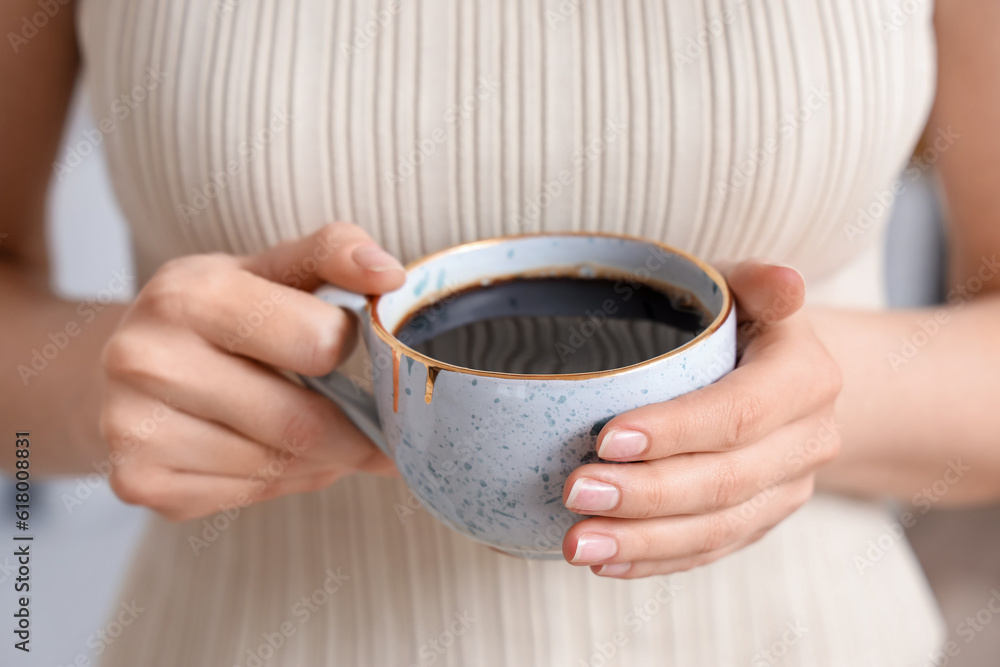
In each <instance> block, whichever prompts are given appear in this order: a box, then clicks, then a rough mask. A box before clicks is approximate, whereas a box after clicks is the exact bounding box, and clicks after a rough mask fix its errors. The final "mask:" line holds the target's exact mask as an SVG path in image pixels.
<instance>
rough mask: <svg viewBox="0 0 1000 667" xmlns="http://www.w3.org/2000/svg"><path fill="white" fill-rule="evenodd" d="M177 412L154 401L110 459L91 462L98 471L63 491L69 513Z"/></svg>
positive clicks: (63, 501)
mask: <svg viewBox="0 0 1000 667" xmlns="http://www.w3.org/2000/svg"><path fill="white" fill-rule="evenodd" d="M175 412H176V409H175V408H173V407H171V406H170V405H169V404H167V403H165V402H163V401H160V400H157V401H155V403H154V407H153V409H152V410H151V411H150V413H149V414H148V415H147V416H146V417H144V418H143V419H142V420H140V421H138V422H136V423H135V424H133V425H132V427H131V428H130V429H129V430H128V431H127V432H126V433H125V434H123V435H122V436H121V439H120V442H119V447H118V448H116V449H114V450H112V451H111V453H110V454H109V455H108V458H107V459H105V460H103V461H98V462H94V463H91V467H93V468H94V470H95V471H96V472H92V473H90V474H89V475H87V476H86V477H79V478H77V480H76V486H75V487H74V488H73V493H66V492H64V493H63V494H62V495H61V496H60V497H59V499H60V500H61V501H62V504H63V507H65V508H66V512H67V513H68V514H69V515H70V516H72V515H73V513H74V512H75V511H76V510H77V509H78V508H80V507H82V506H83V503H84V502H85V501H86V500H87V499H89V498H90V497H91V496H92V495H94V491H96V490H97V489H98V488H99V487H100V486H101V485H102V484H104V483H105V482H106V481H107V480H108V478H109V477H111V473H112V472H113V471H114V469H115V468H117V467H119V466H121V465H122V464H123V463H124V462H125V460H126V459H127V458H128V457H129V455H130V454H132V453H134V452H135V450H136V449H138V448H139V445H140V444H141V443H143V442H145V441H146V440H148V439H149V438H150V437H152V435H153V434H154V433H156V431H157V430H159V428H160V425H161V424H163V422H165V421H167V420H168V419H170V417H171V416H172V415H173V414H174V413H175Z"/></svg>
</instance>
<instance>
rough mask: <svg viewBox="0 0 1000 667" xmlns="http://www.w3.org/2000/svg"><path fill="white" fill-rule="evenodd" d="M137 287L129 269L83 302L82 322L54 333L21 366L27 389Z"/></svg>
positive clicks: (113, 276)
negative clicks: (98, 319) (90, 326)
mask: <svg viewBox="0 0 1000 667" xmlns="http://www.w3.org/2000/svg"><path fill="white" fill-rule="evenodd" d="M134 284H135V275H133V274H132V273H131V272H130V271H128V270H127V269H121V270H118V271H114V272H113V273H112V274H111V280H110V282H109V283H108V286H107V287H106V288H104V289H102V290H100V291H99V292H98V293H97V295H96V296H93V297H90V298H88V299H86V300H84V301H82V302H81V303H80V304H79V305H78V306H77V307H76V314H77V315H78V316H79V318H80V319H79V320H69V321H68V322H66V324H65V325H63V327H62V328H61V329H59V330H57V331H50V332H49V334H48V336H47V337H46V342H45V343H43V344H42V345H41V346H39V347H34V348H32V349H31V351H30V352H29V353H28V356H29V358H28V360H27V361H26V362H24V363H20V364H18V365H17V375H18V377H20V378H21V382H23V383H24V386H25V387H27V386H28V385H29V384H30V383H31V381H32V380H33V379H34V378H37V377H38V376H39V375H41V374H42V373H43V372H45V370H46V369H47V368H48V367H49V364H51V363H52V362H53V361H55V360H56V358H57V357H58V356H59V355H60V354H61V353H62V352H63V350H65V349H66V348H67V347H69V345H70V343H71V342H72V341H73V339H74V338H76V337H77V336H79V335H80V334H81V333H83V330H84V328H85V327H86V326H87V325H88V324H90V323H91V322H93V321H94V320H95V319H97V316H98V315H100V314H101V313H102V312H104V309H105V308H107V306H108V305H110V304H111V303H113V302H114V301H115V300H116V299H117V297H119V296H122V295H124V294H125V293H127V292H128V291H129V290H130V289H131V287H132V285H134Z"/></svg>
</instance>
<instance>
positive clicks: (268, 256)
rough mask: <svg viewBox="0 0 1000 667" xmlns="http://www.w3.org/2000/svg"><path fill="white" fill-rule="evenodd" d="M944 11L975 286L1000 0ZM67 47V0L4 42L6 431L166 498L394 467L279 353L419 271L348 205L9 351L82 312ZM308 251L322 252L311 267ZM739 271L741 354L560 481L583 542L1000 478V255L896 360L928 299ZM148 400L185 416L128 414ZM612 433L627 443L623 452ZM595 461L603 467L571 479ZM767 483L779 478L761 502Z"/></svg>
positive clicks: (906, 496) (720, 538) (137, 490)
mask: <svg viewBox="0 0 1000 667" xmlns="http://www.w3.org/2000/svg"><path fill="white" fill-rule="evenodd" d="M34 10H35V3H34V0H8V2H5V3H3V5H2V6H0V34H7V33H8V32H11V31H17V30H19V28H18V26H19V24H20V21H21V17H22V16H24V15H25V14H30V13H31V12H32V11H34ZM936 22H937V26H938V31H939V42H940V44H939V49H940V75H941V84H940V90H939V94H938V99H937V101H936V105H935V109H934V114H933V117H932V119H931V122H930V126H929V128H928V132H929V134H930V135H931V136H933V135H934V134H935V133H936V131H937V129H938V128H948V127H952V128H953V129H954V131H955V132H957V133H958V134H959V135H961V140H960V141H958V142H957V143H956V144H955V146H953V147H952V148H951V149H950V150H948V151H947V152H946V153H944V154H943V156H942V158H941V159H940V161H939V162H938V164H937V167H938V169H939V171H940V173H941V178H942V182H943V186H944V190H945V193H946V195H947V199H948V207H949V223H950V244H951V249H952V257H951V267H950V268H951V283H952V285H963V284H965V283H966V281H967V280H968V279H970V278H971V277H973V276H975V275H976V274H977V273H978V272H979V271H980V270H981V269H982V266H983V259H982V258H983V257H986V258H991V257H992V256H993V254H994V253H998V254H1000V224H998V222H997V220H998V219H1000V189H998V188H996V187H995V184H996V183H997V182H1000V137H998V136H997V135H996V133H995V131H994V130H995V128H996V127H997V126H998V125H1000V73H998V72H997V71H996V69H995V67H993V66H992V65H991V63H995V62H997V61H998V59H1000V46H998V45H997V44H996V40H995V39H994V37H993V36H994V35H995V34H997V31H998V30H1000V7H998V6H997V5H996V3H994V2H992V1H991V0H963V1H961V2H960V1H959V0H939V2H938V6H937V16H936ZM77 68H78V56H77V52H76V44H75V37H74V34H73V25H72V6H71V5H67V6H66V7H64V9H63V10H62V11H61V12H60V13H59V14H58V15H57V16H56V17H55V18H54V19H52V21H51V22H50V24H49V25H48V26H46V28H45V29H44V30H40V31H39V33H38V35H37V36H35V37H34V38H33V39H32V40H31V41H30V42H29V43H28V44H26V45H23V47H22V48H21V49H20V51H19V52H18V53H17V54H15V53H13V52H12V51H10V50H7V51H4V53H3V56H0V97H2V98H3V99H4V100H9V101H8V102H5V103H4V104H3V105H0V132H2V133H3V140H4V141H3V144H4V146H5V147H7V150H5V152H4V153H3V154H2V155H0V211H2V215H3V222H2V231H3V232H4V233H6V234H7V236H6V237H4V238H2V239H0V285H2V288H0V312H3V313H4V320H5V326H3V327H2V328H0V350H3V351H4V352H3V354H4V360H5V361H4V368H5V372H4V373H3V374H0V400H2V404H3V405H4V410H3V412H2V414H0V429H2V430H3V432H5V433H13V432H14V431H17V430H23V429H24V428H30V429H31V430H32V433H33V438H34V443H35V444H33V447H34V449H33V451H32V465H33V467H34V473H35V474H36V475H41V474H58V473H77V472H90V471H92V470H93V465H94V464H95V463H100V462H103V461H111V462H112V463H113V464H114V465H113V472H112V475H111V484H112V487H113V488H114V489H115V491H116V492H117V493H118V494H119V495H120V496H121V497H122V498H123V499H124V500H125V501H127V502H132V503H138V504H142V505H146V506H149V507H152V508H154V509H156V510H157V511H159V512H161V513H162V514H163V515H165V516H166V517H168V518H170V519H175V520H183V519H189V518H193V517H198V516H203V515H206V514H211V513H214V512H216V511H218V510H219V508H220V505H225V504H228V503H232V502H236V501H237V500H238V499H239V498H240V496H241V495H242V494H249V497H248V500H249V501H259V500H264V499H267V498H272V497H276V496H279V495H283V494H288V493H299V492H304V491H310V490H314V489H318V488H321V487H323V486H326V485H328V484H331V483H333V482H334V481H335V480H336V479H338V478H340V477H342V476H344V475H346V474H351V473H354V472H359V471H365V472H373V473H377V474H394V471H393V469H392V466H391V464H390V463H389V462H388V461H387V460H386V459H385V458H384V457H383V456H382V455H381V454H380V453H379V452H378V450H377V449H376V448H375V447H374V446H373V445H372V444H371V443H370V442H368V441H367V440H366V439H365V438H364V437H363V436H362V435H361V434H360V433H359V432H358V431H357V430H356V429H355V428H354V427H353V426H351V425H350V424H349V422H347V420H346V419H345V418H344V417H343V415H341V414H340V413H339V412H338V411H337V410H336V409H335V408H334V407H333V406H332V405H330V404H329V403H327V402H325V401H323V400H320V399H318V398H317V397H316V396H314V395H312V394H310V393H309V392H307V391H306V390H304V389H302V388H301V387H299V386H297V385H295V384H294V383H292V382H291V381H289V380H287V379H286V378H285V377H284V376H283V375H282V374H281V373H279V372H277V371H275V370H273V369H274V368H281V369H287V370H291V371H297V372H305V373H314V374H315V373H324V372H326V371H328V370H330V369H332V368H333V367H334V366H336V364H337V363H338V362H339V361H340V360H341V359H343V357H344V356H345V354H346V353H347V351H348V350H349V349H350V348H351V345H352V344H353V338H354V328H353V326H352V321H351V319H350V317H349V316H348V315H346V314H345V313H343V312H341V311H339V310H337V309H335V308H332V307H329V306H326V305H325V304H323V303H321V302H319V301H318V300H316V299H315V298H314V297H312V296H311V295H309V294H307V293H306V292H305V291H304V290H307V289H308V288H310V287H311V286H313V285H315V284H318V282H319V281H321V280H326V281H330V282H333V283H334V284H338V285H341V286H343V287H346V288H348V289H353V290H356V291H360V292H366V293H381V292H385V291H389V290H391V289H393V288H395V287H397V286H398V285H399V284H400V283H401V281H402V279H403V275H402V272H401V270H400V268H399V267H398V265H397V264H396V263H395V262H394V260H392V259H391V258H389V257H387V256H385V255H384V254H380V253H378V252H377V249H376V247H375V246H374V244H373V243H372V241H371V239H370V238H368V237H367V235H366V234H365V233H364V232H363V231H362V230H361V229H360V228H358V227H355V226H353V225H349V224H346V223H338V224H334V225H331V226H328V227H325V228H324V229H323V230H321V231H320V232H319V233H317V235H314V236H312V237H308V238H305V239H301V240H299V241H296V242H293V243H290V244H286V245H283V246H279V247H277V248H273V249H271V250H269V251H267V252H265V253H262V254H261V255H259V256H256V257H243V258H237V257H230V256H224V255H211V256H191V257H186V258H181V259H178V260H175V261H172V262H169V263H168V264H166V265H165V266H164V267H162V268H161V269H160V270H159V271H158V272H157V273H156V275H155V276H154V277H153V279H152V280H151V281H150V282H149V283H148V284H146V285H145V286H144V287H143V289H142V290H141V292H140V294H139V295H138V297H137V298H136V300H135V301H134V302H133V303H131V304H128V305H122V306H116V307H112V308H109V309H108V310H107V311H105V312H104V313H102V314H101V316H100V317H98V318H96V319H95V320H94V321H93V322H92V323H90V324H88V326H86V327H85V328H84V329H83V331H82V332H81V333H80V335H79V336H78V337H75V338H74V339H73V341H72V344H70V345H68V346H67V347H66V349H64V350H63V351H61V352H60V354H59V356H58V357H57V358H56V359H55V360H53V362H52V363H51V364H50V366H49V368H47V369H46V370H45V371H44V372H43V373H41V374H39V375H38V376H37V377H32V378H30V380H29V382H28V383H27V385H25V382H24V381H23V380H22V377H21V376H20V375H19V374H18V372H17V370H16V368H17V366H18V365H19V364H23V363H25V360H26V359H27V358H28V355H30V350H32V349H33V348H37V347H39V346H40V345H42V344H44V343H45V342H47V340H48V336H49V334H50V333H52V332H56V331H60V330H61V329H62V328H63V327H64V326H65V324H66V322H67V321H70V320H73V319H75V317H76V308H77V305H78V304H75V303H69V302H65V301H62V300H60V299H58V298H56V297H55V296H53V295H52V294H51V292H50V291H49V290H48V287H47V275H48V266H47V258H46V255H45V251H44V247H45V246H44V236H43V219H44V195H45V191H46V188H47V184H48V181H49V177H50V174H51V165H52V162H53V159H54V157H55V152H56V150H57V147H58V140H59V135H60V132H61V129H62V125H63V122H64V119H65V114H66V108H67V105H68V102H69V97H70V93H71V89H72V85H73V81H74V80H75V77H76V74H77ZM317 248H325V249H326V251H325V252H324V253H321V254H317ZM310 257H312V258H316V259H318V260H319V261H317V262H316V263H315V265H316V268H315V270H314V271H312V272H307V274H304V273H303V267H304V266H306V265H307V262H306V260H307V258H310ZM309 266H312V264H309ZM728 277H729V280H730V284H731V285H732V287H733V290H734V292H735V294H736V296H737V299H738V302H739V310H740V317H741V320H743V321H744V323H745V328H746V335H745V343H746V347H745V350H744V354H743V357H742V360H741V363H740V367H739V369H738V370H737V371H736V372H734V373H732V374H731V375H730V376H728V377H727V378H725V379H724V380H723V381H720V382H719V383H716V384H715V385H713V386H712V387H710V388H707V389H705V390H702V391H699V392H695V393H694V394H691V395H689V396H685V397H683V398H682V399H678V400H676V401H671V402H670V403H666V404H661V405H653V406H648V407H645V408H641V409H639V410H635V411H632V412H630V413H627V414H624V415H620V416H619V417H617V418H616V419H614V420H612V421H611V422H610V423H609V424H608V425H607V426H606V427H605V429H604V431H603V432H602V434H601V436H600V438H599V440H598V444H597V446H598V449H599V451H600V453H601V455H602V457H603V458H605V459H608V460H627V461H635V462H641V463H637V464H636V465H634V466H627V467H626V466H611V465H607V464H600V463H598V464H592V465H588V466H584V467H582V468H580V469H578V470H577V471H575V472H574V473H573V475H572V476H571V478H570V479H569V480H568V481H567V484H566V487H565V492H564V501H566V502H567V503H570V504H572V505H573V506H574V507H576V508H578V509H580V510H581V511H586V513H589V514H593V515H595V516H594V518H590V519H587V520H585V521H583V522H581V523H579V524H577V525H576V526H574V527H573V528H572V529H571V530H570V531H569V532H568V533H567V535H566V538H565V541H564V543H563V551H564V554H565V556H566V558H567V559H568V560H570V561H571V562H573V563H574V564H576V565H590V566H592V567H593V568H594V570H595V571H597V572H598V573H600V574H602V575H604V576H615V577H624V578H635V577H643V576H649V575H653V574H661V573H667V572H673V571H677V570H682V569H688V568H691V567H694V566H697V565H700V564H704V563H708V562H711V561H712V560H715V559H717V558H719V557H721V556H723V555H725V554H726V553H730V552H732V551H734V550H736V549H739V548H742V547H743V546H745V545H747V544H749V543H751V542H753V541H754V540H756V539H759V537H760V536H762V535H764V534H766V532H767V531H768V530H769V529H770V528H771V527H773V526H774V525H776V524H777V523H778V522H780V521H781V520H782V519H784V518H785V517H787V516H788V515H789V514H790V513H791V512H793V511H794V510H795V509H796V508H797V507H799V506H800V505H801V504H802V503H803V502H805V501H806V500H807V499H808V498H809V497H810V496H811V494H812V493H813V490H814V488H816V486H817V485H819V486H820V487H823V488H827V489H831V490H836V491H840V492H843V493H848V494H853V495H861V496H868V497H886V496H891V497H895V498H899V499H902V500H904V501H908V500H910V499H911V498H912V497H913V495H914V494H915V493H918V492H919V491H920V489H921V488H922V487H924V486H925V485H927V484H929V483H932V482H933V481H935V480H937V479H939V478H940V477H941V476H942V475H943V474H944V472H945V471H946V469H947V467H948V465H949V462H950V461H953V460H961V462H962V464H963V465H964V466H968V467H969V468H970V469H969V470H968V471H967V472H965V473H964V474H963V477H962V479H961V480H960V483H957V484H955V485H954V487H953V488H952V489H951V490H950V491H949V493H948V494H947V495H945V496H944V497H942V498H941V501H940V504H941V505H970V504H977V503H986V502H994V501H996V500H997V499H998V498H1000V446H998V443H997V438H996V433H998V432H1000V411H997V410H996V407H995V406H996V394H997V391H996V390H997V381H996V379H995V378H997V377H1000V345H997V334H996V333H995V332H996V331H998V330H1000V276H997V277H996V279H994V280H987V281H984V282H983V283H982V285H983V286H982V288H981V289H979V290H976V291H975V293H971V294H969V296H968V298H963V299H962V300H961V301H957V300H956V302H955V303H952V304H951V305H950V306H948V310H947V311H946V312H947V314H948V322H947V324H946V325H945V326H942V327H941V329H940V331H939V332H938V333H937V334H936V335H935V336H934V337H933V339H932V340H931V342H930V343H929V344H927V345H926V346H924V347H922V348H921V349H920V351H919V354H917V355H916V356H914V357H913V358H912V359H908V360H907V362H906V363H905V364H903V365H897V366H896V367H895V368H894V367H893V365H892V364H891V363H890V361H889V358H888V355H889V354H890V353H892V352H896V351H898V350H899V348H900V345H901V341H902V339H903V338H904V337H909V336H912V334H913V333H914V332H916V331H919V330H920V325H921V323H922V322H925V321H926V320H927V319H928V318H932V319H933V317H934V315H935V313H936V310H934V309H927V310H917V311H909V312H893V313H885V312H881V313H880V312H854V311H843V310H833V309H814V308H806V309H803V308H801V301H802V296H803V293H804V290H805V286H804V285H803V284H802V282H801V278H800V277H799V276H798V275H797V274H796V273H795V272H794V271H790V270H788V269H784V268H780V267H769V266H764V265H756V264H744V265H740V266H738V267H735V268H734V269H733V270H732V271H731V272H730V273H729V276H728ZM269 300H270V301H271V302H272V303H276V304H278V308H279V311H278V312H280V316H274V317H268V318H265V319H264V321H263V323H262V324H261V325H260V327H259V328H257V329H256V330H255V332H254V334H253V335H252V336H249V337H246V338H242V337H240V336H239V334H238V323H239V320H240V318H241V317H243V316H245V315H246V314H247V313H249V312H251V311H252V310H253V309H254V308H255V307H256V304H259V303H261V302H263V301H269ZM777 303H783V304H785V307H784V309H783V312H782V313H781V318H779V319H777V320H776V321H775V319H774V318H770V317H769V321H770V323H769V324H768V326H754V323H755V322H756V321H757V320H759V319H761V318H762V317H764V316H768V314H769V312H770V311H771V309H773V308H774V306H775V304H777ZM331 332H333V333H332V334H331ZM234 336H235V339H234ZM234 340H235V342H234ZM151 415H160V416H162V415H169V418H167V419H163V420H161V421H157V422H156V423H157V424H158V425H159V426H158V427H157V428H155V429H153V431H152V433H150V434H149V435H148V436H147V435H146V434H143V437H142V438H140V437H137V435H136V433H137V432H136V430H135V429H136V426H137V425H138V424H142V423H143V420H145V419H147V418H148V417H150V416H151ZM830 424H834V425H835V427H834V428H832V429H831V428H830V427H829V425H830ZM627 432H632V433H638V434H640V435H631V436H629V435H628V434H627ZM331 433H335V434H337V436H336V437H331V436H330V434H331ZM612 434H615V435H614V436H613V435H612ZM623 434H624V435H625V436H626V437H624V438H622V437H616V436H622V435H623ZM615 440H617V442H618V444H619V445H622V446H627V445H631V446H632V448H633V450H634V451H633V452H632V453H630V454H627V455H625V456H621V455H615V453H614V447H612V443H613V441H615ZM268 463H274V464H275V465H276V466H277V465H278V464H280V474H277V475H276V476H275V477H274V478H273V479H270V480H268V482H267V483H266V484H264V485H262V486H254V487H253V488H251V489H249V490H248V489H247V484H246V481H247V477H248V475H250V474H251V473H252V472H253V471H255V470H257V469H259V467H260V466H261V465H267V464H268ZM3 465H4V466H5V468H6V469H10V468H11V467H12V465H13V458H10V457H8V458H5V459H4V460H3ZM276 469H278V468H276ZM581 479H588V480H592V482H589V483H584V484H583V485H582V486H580V487H579V488H578V490H576V492H575V493H574V486H575V485H576V483H577V482H578V481H579V480H581ZM594 482H599V483H603V484H605V486H600V485H599V484H595V483H594ZM762 493H763V494H766V502H765V503H763V504H756V505H754V499H755V496H758V494H762ZM587 502H590V503H591V505H590V507H591V509H585V504H586V503H587ZM594 503H599V504H600V503H603V505H601V506H602V507H604V509H594ZM748 503H749V504H750V505H748ZM748 506H755V507H756V509H755V511H754V512H752V513H749V516H750V518H749V519H748V520H743V521H731V520H730V519H729V517H732V516H734V515H739V516H745V515H746V514H747V513H746V512H744V511H743V510H745V509H746V508H747V507H748ZM581 538H585V539H581ZM600 538H608V539H610V542H609V541H608V539H604V540H601V539H600ZM581 544H582V545H583V547H582V548H581ZM600 549H604V551H601V550H600Z"/></svg>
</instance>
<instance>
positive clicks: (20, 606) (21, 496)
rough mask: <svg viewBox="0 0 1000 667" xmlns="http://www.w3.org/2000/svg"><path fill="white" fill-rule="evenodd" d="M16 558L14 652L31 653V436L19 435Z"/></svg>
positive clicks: (16, 445) (16, 442)
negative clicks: (28, 532) (28, 531)
mask: <svg viewBox="0 0 1000 667" xmlns="http://www.w3.org/2000/svg"><path fill="white" fill-rule="evenodd" d="M14 458H15V459H16V461H15V463H14V468H15V472H14V479H15V483H14V488H15V489H16V490H17V492H16V494H15V495H14V527H15V528H17V530H18V531H20V534H18V533H15V534H14V545H13V546H14V558H15V559H16V560H17V576H16V577H14V596H15V600H14V602H15V605H14V628H13V629H14V637H15V639H14V648H16V649H17V650H19V651H24V652H25V653H28V652H29V651H30V650H31V610H30V603H31V598H30V597H29V596H28V593H30V592H31V541H32V540H33V539H34V538H33V537H32V536H31V535H28V534H27V530H28V521H29V520H30V519H31V502H30V501H31V472H30V466H31V462H30V459H31V434H30V433H28V432H27V431H24V432H22V431H18V432H17V433H15V434H14Z"/></svg>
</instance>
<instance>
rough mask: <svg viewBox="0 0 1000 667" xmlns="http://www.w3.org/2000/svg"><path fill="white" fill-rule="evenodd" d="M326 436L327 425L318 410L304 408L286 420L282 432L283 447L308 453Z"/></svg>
mask: <svg viewBox="0 0 1000 667" xmlns="http://www.w3.org/2000/svg"><path fill="white" fill-rule="evenodd" d="M325 435H326V424H325V421H324V420H323V418H322V417H321V416H320V413H319V411H318V409H317V408H315V407H313V406H312V405H306V406H303V407H302V409H300V410H297V411H296V412H295V413H294V414H292V415H291V416H289V417H287V418H286V421H285V424H284V426H283V428H282V432H281V438H282V440H281V442H282V444H283V445H289V446H293V447H296V448H297V449H299V450H301V451H303V452H306V451H309V450H312V449H314V448H315V447H316V446H317V445H318V444H319V443H320V442H321V441H322V439H323V437H324V436H325Z"/></svg>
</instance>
